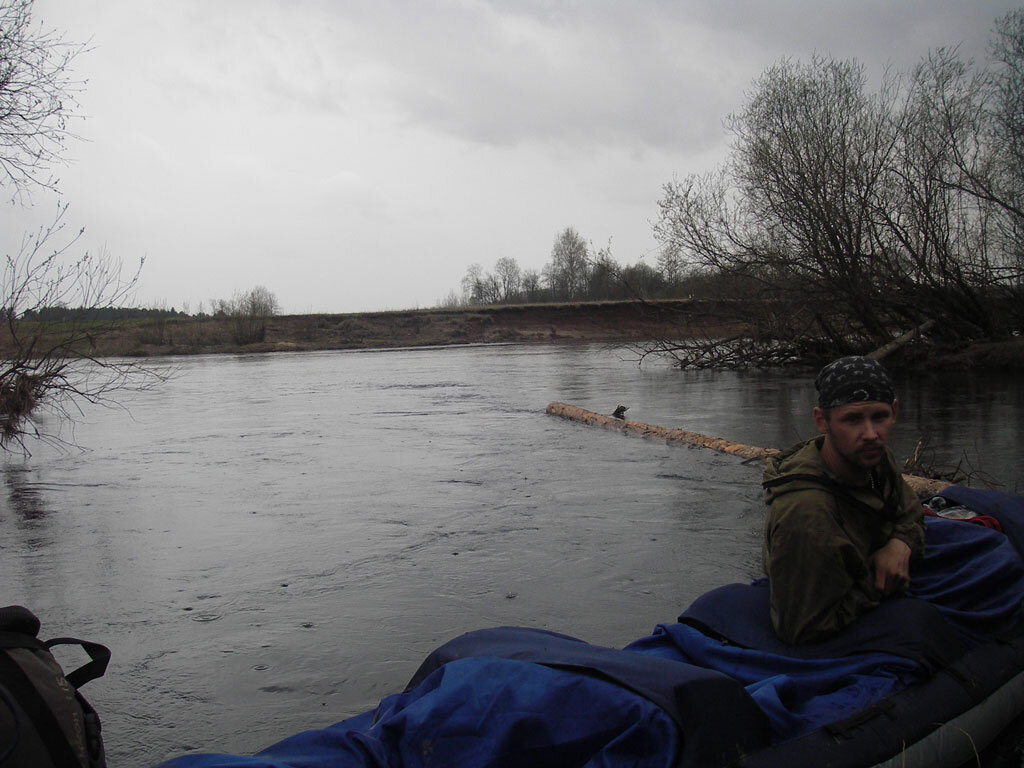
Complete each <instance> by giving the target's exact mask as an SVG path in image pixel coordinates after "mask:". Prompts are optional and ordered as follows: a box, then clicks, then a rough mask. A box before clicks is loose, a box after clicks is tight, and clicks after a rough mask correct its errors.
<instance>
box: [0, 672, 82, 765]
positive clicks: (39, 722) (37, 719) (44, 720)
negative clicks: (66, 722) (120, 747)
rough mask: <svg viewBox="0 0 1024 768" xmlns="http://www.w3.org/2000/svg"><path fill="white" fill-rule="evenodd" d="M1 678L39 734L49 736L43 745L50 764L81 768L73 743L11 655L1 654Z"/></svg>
mask: <svg viewBox="0 0 1024 768" xmlns="http://www.w3.org/2000/svg"><path fill="white" fill-rule="evenodd" d="M0 679H2V680H3V681H4V684H5V685H6V686H7V688H8V689H9V690H10V692H11V693H12V694H13V695H14V698H15V700H16V701H17V702H18V703H19V704H20V705H21V707H22V708H23V709H24V710H25V714H27V715H28V717H29V719H30V720H31V721H32V722H33V723H35V726H36V731H37V732H38V733H40V734H46V737H45V738H44V739H43V745H44V746H45V747H46V751H47V753H48V754H49V755H50V761H51V762H52V763H53V765H54V766H56V767H57V768H65V766H66V767H67V768H72V767H73V766H80V765H81V764H82V763H81V760H79V758H78V755H77V754H75V750H74V749H72V748H71V743H70V742H69V741H68V739H67V736H65V735H64V730H63V728H61V725H60V722H59V721H58V720H57V718H56V717H55V716H54V714H53V711H52V710H51V709H50V707H49V706H48V705H47V703H46V702H45V701H44V700H43V697H42V696H40V695H39V691H37V690H36V687H35V686H34V685H33V684H32V681H31V680H29V679H28V675H26V674H25V672H24V671H23V670H22V669H21V667H20V666H19V665H18V663H17V662H15V661H14V660H13V659H12V658H11V657H10V656H9V655H8V654H6V653H0Z"/></svg>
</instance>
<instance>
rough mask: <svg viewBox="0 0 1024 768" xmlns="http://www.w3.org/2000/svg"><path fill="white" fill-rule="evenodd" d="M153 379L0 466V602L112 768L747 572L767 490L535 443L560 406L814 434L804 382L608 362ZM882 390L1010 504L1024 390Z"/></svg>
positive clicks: (296, 360)
mask: <svg viewBox="0 0 1024 768" xmlns="http://www.w3.org/2000/svg"><path fill="white" fill-rule="evenodd" d="M153 365H156V366H167V367H168V370H173V371H174V375H173V377H172V378H171V379H170V380H169V381H167V382H166V383H165V384H163V385H160V386H158V387H156V388H154V389H152V390H149V391H145V392H139V393H132V394H130V395H126V396H125V397H124V398H123V402H124V404H125V406H126V408H124V409H120V408H100V407H93V406H89V407H87V408H85V409H84V411H83V412H82V413H81V414H77V415H76V427H75V430H74V433H73V434H71V433H69V432H67V431H66V430H65V433H64V436H65V438H66V439H67V440H68V445H65V446H63V447H61V446H55V445H48V444H32V445H30V448H31V450H32V455H31V456H27V457H25V456H21V455H13V456H7V457H5V458H4V459H2V461H0V478H2V481H3V487H0V583H2V584H3V596H2V599H3V601H4V602H3V604H12V603H18V604H23V605H26V606H28V607H30V608H32V609H33V610H34V611H35V612H36V613H38V614H39V616H40V617H41V619H42V621H43V630H42V633H41V634H42V636H44V637H50V636H57V635H67V634H71V635H75V636H78V637H83V638H86V639H91V640H96V641H98V642H102V643H104V644H106V645H108V646H110V648H111V649H112V650H113V654H114V655H113V661H112V663H111V666H110V669H109V670H108V672H107V675H106V676H105V677H104V678H102V679H100V680H98V681H95V682H93V683H90V684H89V685H88V686H87V687H86V688H85V689H84V693H85V694H86V696H87V697H88V698H89V700H90V701H91V702H92V703H93V705H94V706H95V707H96V708H97V710H98V711H99V712H100V715H101V717H102V719H103V723H104V734H105V740H106V744H107V750H108V755H109V757H110V763H111V765H112V766H117V767H121V766H146V765H152V764H153V763H155V762H157V761H159V760H162V759H164V758H167V757H170V756H172V755H175V754H180V753H182V752H185V751H189V750H194V749H200V750H203V751H228V752H243V753H248V752H252V751H255V750H258V749H259V748H261V747H263V746H266V745H268V744H270V743H272V742H274V741H276V740H278V739H280V738H282V737H284V736H286V735H288V734H290V733H293V732H295V731H298V730H300V729H303V728H309V727H320V726H323V725H326V724H329V723H332V722H336V721H338V720H341V719H343V718H345V717H347V716H349V715H352V714H355V713H358V712H362V711H364V710H367V709H370V708H372V707H374V706H375V705H376V703H377V702H378V701H379V700H380V698H381V697H383V696H385V695H387V694H389V693H393V692H396V691H398V690H401V688H402V687H403V686H404V684H405V683H406V681H407V680H408V679H409V678H410V677H411V675H412V674H413V672H414V671H415V669H416V667H417V666H418V664H419V662H420V661H421V660H422V659H423V657H424V656H425V655H426V654H427V653H429V652H430V650H432V649H433V648H434V647H436V646H437V645H439V644H440V643H441V642H443V641H445V640H447V639H449V638H451V637H453V636H455V635H457V634H459V633H462V632H465V631H468V630H471V629H477V628H481V627H484V626H495V625H504V624H518V625H526V626H533V627H542V628H546V629H551V630H556V631H559V632H563V633H566V634H569V635H573V636H576V637H580V638H582V639H584V640H587V641H590V642H593V643H597V644H602V645H609V646H622V645H624V644H626V643H628V642H630V641H631V640H633V639H635V638H637V637H641V636H643V635H646V634H648V633H649V632H650V631H651V630H652V629H653V627H654V625H655V624H657V623H658V622H665V621H673V620H674V619H675V617H676V615H677V614H678V613H679V612H680V611H681V610H682V609H684V608H685V607H686V606H687V605H688V603H689V602H690V601H691V600H692V599H693V598H694V597H696V596H697V595H698V594H700V593H701V592H703V591H705V590H707V589H709V588H711V587H713V586H716V585H718V584H721V583H725V582H730V581H744V580H747V579H749V578H751V577H754V576H757V575H758V570H759V557H760V554H759V547H760V539H759V536H760V525H761V515H762V510H761V502H760V489H759V485H758V481H759V475H760V469H759V467H758V466H757V465H753V464H744V463H742V462H741V461H739V460H738V459H736V458H734V457H732V456H727V455H721V454H715V453H711V452H708V451H704V450H700V449H693V448H686V447H680V446H670V445H666V444H664V443H661V442H657V441H651V440H643V439H638V438H633V437H628V436H625V435H621V434H617V433H614V432H609V431H607V430H602V429H597V428H593V427H587V426H583V425H580V424H577V423H573V422H568V421H564V420H562V419H558V418H555V417H550V416H547V415H545V413H544V408H545V406H546V405H547V403H548V402H550V401H552V400H561V401H564V402H568V403H571V404H574V405H579V406H581V407H583V408H588V409H591V410H595V411H599V412H603V413H610V412H611V411H612V410H613V409H614V408H615V406H616V405H617V404H620V403H621V404H624V405H628V406H629V407H630V410H629V412H628V414H627V416H628V417H629V418H630V419H634V420H637V421H644V422H647V423H651V424H660V425H662V426H667V427H682V428H685V429H689V430H693V431H698V432H705V433H708V434H712V435H716V436H719V437H726V438H730V439H733V440H737V441H739V442H744V443H750V444H754V445H772V446H785V445H789V444H792V443H794V442H796V441H797V440H798V439H801V438H803V437H809V436H810V435H811V433H812V431H813V426H812V424H811V421H810V418H809V408H810V406H811V405H812V404H813V394H814V390H813V381H812V376H811V374H809V373H798V374H795V373H793V372H785V373H783V372H761V373H711V372H680V371H678V370H675V369H672V368H670V367H669V366H667V365H663V364H655V365H647V364H645V366H644V367H643V368H640V367H638V366H637V365H636V364H635V362H633V361H632V360H630V359H629V355H628V354H627V353H625V352H622V351H617V350H614V349H610V348H607V347H604V346H601V345H583V346H475V347H473V346H470V347H451V348H434V349H414V350H395V351H386V352H317V353H301V354H274V355H251V356H209V357H194V358H177V359H167V360H158V361H155V362H154V363H153ZM898 387H899V391H900V397H901V401H902V403H901V405H902V408H901V423H900V424H898V425H897V427H896V437H895V440H894V449H895V451H896V453H897V456H898V457H900V458H903V457H905V456H906V455H908V454H909V452H910V451H911V450H912V449H913V446H914V444H915V443H916V441H917V439H918V438H919V437H921V436H922V435H926V436H927V437H928V438H929V440H930V442H931V444H932V445H934V446H936V447H938V448H941V451H940V455H939V456H938V459H939V460H940V461H941V462H944V463H949V462H956V461H963V462H966V463H965V464H964V466H970V467H973V468H975V469H979V470H984V471H985V473H986V477H982V478H979V480H980V481H983V482H979V484H981V485H985V484H986V483H989V484H991V483H994V482H997V481H998V482H1001V483H1002V487H1003V488H1004V489H1008V490H1017V491H1018V492H1019V491H1020V490H1021V484H1020V481H1019V479H1018V472H1019V467H1020V466H1021V460H1022V458H1024V448H1022V447H1021V443H1022V440H1021V436H1022V433H1024V387H1022V385H1021V384H1020V382H1018V381H1017V380H1015V379H1014V378H1012V377H1010V376H1005V377H1003V376H982V375H978V374H970V373H965V372H958V371H935V372H931V373H929V374H927V375H915V376H914V377H904V378H901V379H899V381H898ZM44 426H45V427H48V428H51V429H56V428H57V427H58V426H59V425H58V424H57V423H56V422H50V423H47V424H44ZM61 659H62V661H63V662H64V663H65V666H66V667H68V668H71V667H73V666H76V665H77V663H78V662H80V661H81V659H77V658H68V657H61Z"/></svg>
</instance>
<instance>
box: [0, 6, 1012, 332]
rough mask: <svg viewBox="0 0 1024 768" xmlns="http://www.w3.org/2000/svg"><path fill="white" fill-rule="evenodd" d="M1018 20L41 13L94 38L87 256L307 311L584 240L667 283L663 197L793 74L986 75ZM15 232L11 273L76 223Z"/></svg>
mask: <svg viewBox="0 0 1024 768" xmlns="http://www.w3.org/2000/svg"><path fill="white" fill-rule="evenodd" d="M1019 4H1020V0H1018V1H1017V2H1016V3H1014V2H1008V1H1007V2H1003V1H1002V0H835V1H832V2H830V1H829V0H747V1H746V2H743V1H741V0H706V1H705V0H692V1H691V0H675V1H673V2H670V1H669V0H617V1H613V0H575V1H572V2H568V1H566V2H554V1H551V2H543V1H541V0H533V1H525V2H512V1H509V2H486V1H481V0H461V1H460V0H452V1H451V2H448V1H446V0H393V1H390V2H389V1H388V0H365V1H362V0H351V1H350V0H36V18H37V19H38V20H40V21H42V22H43V23H44V25H46V26H48V27H51V28H56V29H58V30H62V31H64V32H65V33H66V37H67V39H69V40H74V41H85V40H90V41H91V43H90V50H89V51H88V52H87V53H84V54H83V55H82V56H81V57H80V58H79V59H78V60H77V61H76V62H75V64H74V69H75V74H76V75H77V76H78V77H80V78H82V79H84V80H87V81H88V82H87V85H86V87H85V90H84V91H83V93H82V94H81V96H80V98H79V101H80V103H81V109H80V113H81V114H83V115H84V116H85V117H86V119H85V120H84V121H82V122H80V123H76V124H74V125H73V129H74V130H75V131H76V132H77V133H78V134H79V135H80V136H81V137H82V140H81V141H77V142H72V143H71V144H70V146H69V149H68V153H67V159H68V160H69V166H68V167H67V168H63V169H61V170H60V177H61V190H62V197H63V199H64V200H65V201H66V202H68V203H69V204H70V207H69V209H68V214H67V217H68V222H69V224H70V225H71V226H72V227H73V228H76V229H77V228H78V227H82V226H84V227H86V233H85V236H84V238H83V239H82V241H81V242H80V246H81V248H82V249H89V250H92V251H99V250H105V251H106V252H108V253H109V254H111V255H112V256H114V257H116V258H120V259H122V260H124V261H125V262H126V263H132V262H136V261H137V260H138V259H139V257H142V256H144V257H145V258H146V263H145V267H144V269H143V272H142V281H141V286H140V289H139V292H138V296H137V298H138V301H139V302H140V303H142V304H145V305H153V304H157V303H163V304H164V305H166V306H167V307H171V306H174V307H176V308H178V309H182V308H184V307H188V308H189V309H191V311H196V309H198V307H199V302H201V301H202V302H205V303H207V304H208V302H209V300H210V299H212V298H227V297H230V296H231V295H232V294H233V293H235V292H236V291H239V290H243V289H248V288H251V287H253V286H255V285H258V284H262V285H265V286H267V287H268V288H270V289H271V290H272V291H273V292H274V293H275V294H276V295H277V297H278V299H279V301H280V303H281V307H282V310H283V311H284V312H285V313H304V312H355V311H363V310H376V309H406V308H413V307H429V306H434V305H436V304H437V303H438V302H439V301H440V300H442V299H443V298H444V297H445V296H446V295H447V294H448V293H449V291H451V290H453V289H458V287H459V282H460V280H461V278H462V276H463V275H464V274H465V271H466V268H467V267H468V266H469V265H470V264H472V263H474V262H477V263H480V264H481V265H482V266H483V267H484V268H485V269H487V270H490V269H491V268H492V267H493V265H494V262H495V261H496V260H497V259H498V258H501V257H503V256H511V257H513V258H515V259H516V260H517V261H518V262H519V264H520V265H521V266H522V267H524V268H533V269H540V268H541V267H542V266H543V265H544V264H545V263H546V262H547V261H548V259H549V257H550V253H551V246H552V243H553V241H554V238H555V236H556V235H557V234H558V232H559V231H561V230H562V229H564V228H565V227H567V226H571V227H574V228H575V229H576V230H577V231H578V232H579V233H580V234H581V235H583V237H584V238H586V239H587V240H589V241H591V242H593V243H594V245H595V246H596V247H602V246H604V245H606V244H608V242H609V241H610V242H611V247H612V252H613V254H614V255H615V257H616V258H617V259H618V260H619V261H620V262H622V263H635V262H636V261H638V260H640V259H644V260H645V261H647V262H648V263H652V264H653V263H655V259H656V257H657V244H656V243H655V241H654V239H653V237H652V234H651V222H652V221H653V219H654V217H655V216H656V212H657V201H658V199H659V197H660V194H661V187H662V185H663V184H664V183H666V182H668V181H670V180H671V179H672V178H673V177H682V176H685V175H686V174H688V173H691V172H699V171H703V170H707V169H708V168H710V167H712V166H714V165H716V164H718V163H719V162H720V160H721V159H722V157H723V156H724V154H725V152H726V149H727V146H728V136H727V135H726V133H725V132H724V130H723V128H722V120H723V118H724V117H725V115H726V114H728V113H729V112H730V111H733V110H735V109H737V108H738V107H739V106H740V104H741V103H742V101H743V97H744V92H745V91H747V90H748V89H749V87H750V85H751V83H752V81H753V80H754V79H755V78H756V77H757V76H758V75H759V74H760V73H761V72H762V71H763V70H764V69H765V68H766V67H767V66H769V65H770V64H772V63H773V62H775V61H777V60H778V59H779V58H781V57H784V56H788V57H792V58H796V59H804V60H806V59H809V58H810V56H811V55H812V54H813V53H815V52H817V53H820V54H825V55H832V56H836V57H842V58H849V57H854V58H857V59H859V60H861V61H863V62H864V63H865V64H866V65H867V66H868V68H869V72H871V73H872V74H873V75H876V76H877V75H879V74H880V73H881V72H882V70H883V68H884V67H885V66H886V65H891V66H894V67H896V68H898V69H905V68H907V67H908V66H910V65H911V64H912V63H913V62H914V61H916V60H917V59H918V58H919V57H920V56H921V55H923V54H924V53H925V52H926V51H927V50H928V49H929V48H934V47H937V46H940V45H950V44H958V43H959V44H961V45H962V50H964V51H965V52H968V53H970V54H973V55H976V56H977V57H978V58H983V57H984V50H985V44H986V40H987V37H988V33H989V30H990V29H991V26H992V22H993V20H994V19H995V18H996V17H997V16H999V15H1002V14H1003V13H1005V12H1006V11H1008V10H1010V9H1012V8H1014V7H1016V6H1018V5H1019ZM33 203H34V208H33V209H31V210H26V209H25V208H23V207H21V206H18V205H14V206H12V205H5V206H4V207H3V208H2V209H0V226H2V228H3V234H2V237H3V245H4V247H5V248H6V250H7V251H10V249H11V247H12V246H11V243H13V242H14V241H16V240H17V239H18V237H19V236H20V233H22V232H23V231H25V230H26V228H31V227H32V226H34V225H35V224H37V223H38V222H39V221H40V220H41V218H40V217H42V216H43V215H44V214H47V215H48V214H50V213H51V212H52V209H53V207H54V206H55V202H54V201H53V200H52V199H51V198H50V197H49V196H47V195H46V194H41V193H36V194H34V195H33Z"/></svg>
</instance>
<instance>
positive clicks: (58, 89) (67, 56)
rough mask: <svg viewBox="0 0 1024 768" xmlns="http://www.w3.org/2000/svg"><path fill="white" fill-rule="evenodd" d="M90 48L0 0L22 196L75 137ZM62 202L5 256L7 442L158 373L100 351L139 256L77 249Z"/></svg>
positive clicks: (5, 142)
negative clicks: (84, 59)
mask: <svg viewBox="0 0 1024 768" xmlns="http://www.w3.org/2000/svg"><path fill="white" fill-rule="evenodd" d="M82 50H83V48H82V46H80V45H73V44H70V43H67V42H65V41H64V39H63V38H62V37H61V36H60V35H59V34H57V33H55V32H50V31H47V30H46V29H45V28H44V27H42V26H40V25H36V24H33V20H32V0H0V186H4V187H5V188H6V189H8V190H10V192H11V195H12V199H14V200H20V201H22V202H23V203H24V202H25V201H26V199H27V198H29V197H30V194H29V193H30V191H31V190H32V189H33V188H47V189H54V188H55V187H56V180H55V179H54V178H53V176H52V175H51V171H52V170H53V168H54V166H55V165H57V164H59V163H60V162H61V160H62V151H63V149H64V145H65V142H66V141H67V140H68V139H69V138H72V134H71V133H70V132H69V130H68V122H69V120H70V119H71V118H72V117H73V116H74V107H75V106H76V103H75V94H76V93H77V92H78V90H79V88H80V87H81V83H79V82H78V81H75V80H74V79H73V78H72V77H71V74H70V70H69V67H70V65H71V63H72V62H73V60H74V58H75V57H76V56H77V55H78V54H79V53H80V52H81V51H82ZM66 211H67V205H66V204H63V205H60V206H58V209H57V213H56V214H55V216H54V219H53V221H52V223H51V224H50V225H48V226H44V227H41V228H40V229H38V230H37V231H35V232H33V233H30V234H27V235H26V236H25V237H24V238H23V239H22V241H21V244H20V246H18V247H17V248H16V250H14V251H13V252H11V253H6V254H4V256H3V259H2V262H0V263H2V273H0V320H2V323H3V327H2V330H0V448H4V449H7V448H9V447H10V446H11V444H12V443H16V444H20V445H21V446H22V448H23V449H24V448H25V442H24V441H25V438H26V437H27V436H30V435H35V436H39V437H44V438H45V437H53V436H52V435H45V434H43V433H42V432H41V431H40V427H39V426H38V424H37V423H36V422H34V421H33V418H32V417H33V416H34V415H35V414H36V413H37V412H38V411H39V410H40V409H42V410H47V409H48V410H51V411H53V412H56V413H57V414H58V415H59V416H62V417H68V416H70V415H71V414H70V411H71V410H72V409H74V408H76V407H78V406H79V404H80V403H82V402H94V403H109V402H113V401H112V400H111V399H110V398H111V397H112V395H113V394H114V393H115V392H117V391H119V390H123V389H125V388H138V387H145V386H148V385H150V384H152V383H154V382H156V381H159V380H161V379H162V378H163V377H162V376H161V375H160V374H158V373H157V372H156V371H155V370H154V369H152V368H147V367H144V366H141V365H138V364H136V363H132V362H126V361H124V360H112V359H101V358H98V357H97V356H96V354H95V350H96V343H97V340H98V339H99V338H101V337H102V336H103V335H105V334H109V333H110V332H112V331H113V330H115V329H117V328H118V327H119V326H120V325H121V324H122V323H123V322H124V320H123V315H122V316H120V317H119V315H118V314H117V309H118V308H121V307H126V306H128V305H130V304H131V303H132V302H133V299H134V291H135V288H136V285H137V282H138V276H139V270H140V269H141V267H142V262H141V261H140V262H139V266H138V268H137V269H135V270H134V271H129V272H128V273H127V274H126V273H124V272H123V270H122V265H121V263H120V262H118V261H116V260H114V259H112V258H111V257H110V256H109V255H108V254H106V253H99V254H90V253H88V252H86V253H84V254H83V255H81V256H75V255H74V254H73V253H72V251H73V249H74V248H76V247H77V245H78V242H79V238H80V236H81V234H82V231H81V230H80V231H79V232H78V233H77V234H69V233H68V232H66V231H65V214H66Z"/></svg>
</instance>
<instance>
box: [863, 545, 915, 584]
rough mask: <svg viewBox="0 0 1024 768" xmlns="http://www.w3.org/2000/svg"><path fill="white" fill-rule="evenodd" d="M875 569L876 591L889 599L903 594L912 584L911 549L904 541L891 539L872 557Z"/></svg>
mask: <svg viewBox="0 0 1024 768" xmlns="http://www.w3.org/2000/svg"><path fill="white" fill-rule="evenodd" d="M871 562H872V564H873V565H874V568H875V589H877V590H878V591H879V592H881V593H882V594H883V595H885V596H886V597H888V596H889V595H894V594H896V593H897V592H902V591H903V590H904V589H905V588H906V586H907V584H909V583H910V547H909V546H907V543H906V542H905V541H903V540H902V539H889V540H888V541H887V542H886V543H885V546H883V547H882V548H881V549H878V550H876V551H875V553H874V554H873V555H872V556H871Z"/></svg>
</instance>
